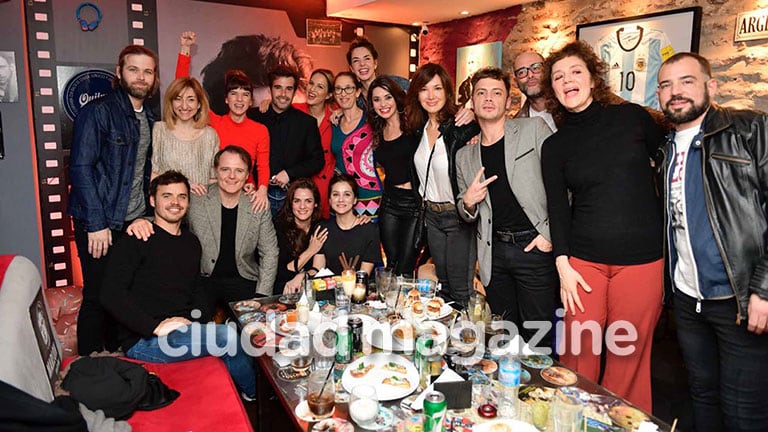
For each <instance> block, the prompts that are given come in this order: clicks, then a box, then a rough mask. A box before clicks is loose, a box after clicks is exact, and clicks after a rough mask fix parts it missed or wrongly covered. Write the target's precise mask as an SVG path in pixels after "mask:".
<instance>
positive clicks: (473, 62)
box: [456, 42, 501, 105]
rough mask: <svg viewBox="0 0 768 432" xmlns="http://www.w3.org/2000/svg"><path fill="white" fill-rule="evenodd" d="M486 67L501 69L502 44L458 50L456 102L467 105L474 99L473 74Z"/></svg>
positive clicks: (478, 45) (469, 46)
mask: <svg viewBox="0 0 768 432" xmlns="http://www.w3.org/2000/svg"><path fill="white" fill-rule="evenodd" d="M484 67H501V42H489V43H484V44H476V45H468V46H464V47H460V48H456V101H457V102H458V103H459V105H464V104H466V103H467V102H468V101H469V100H470V99H471V98H472V94H471V92H472V89H471V87H472V85H471V84H470V78H471V77H472V74H474V73H475V72H477V71H478V70H480V69H482V68H484Z"/></svg>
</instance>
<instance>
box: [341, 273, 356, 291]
mask: <svg viewBox="0 0 768 432" xmlns="http://www.w3.org/2000/svg"><path fill="white" fill-rule="evenodd" d="M341 287H342V288H343V289H344V294H345V295H346V296H347V297H350V298H351V297H352V292H353V291H354V290H355V271H354V270H352V269H347V270H344V271H343V272H341Z"/></svg>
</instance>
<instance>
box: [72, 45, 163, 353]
mask: <svg viewBox="0 0 768 432" xmlns="http://www.w3.org/2000/svg"><path fill="white" fill-rule="evenodd" d="M157 64H158V59H157V54H155V53H154V52H153V51H152V50H149V49H147V48H145V47H143V46H139V45H129V46H127V47H125V48H124V49H123V50H122V51H121V52H120V56H119V59H118V66H117V68H116V75H117V76H116V78H115V81H114V83H113V85H114V87H115V91H114V93H112V94H111V95H108V96H105V97H103V98H101V99H99V100H97V101H94V102H92V103H91V104H89V105H88V106H86V107H85V109H83V111H82V112H81V113H80V115H78V116H77V118H76V119H75V125H74V132H73V139H72V150H71V153H70V166H69V175H70V181H71V184H72V188H71V191H70V196H69V214H70V215H72V218H73V221H74V229H75V243H76V245H77V253H78V256H79V257H80V263H81V266H82V270H83V280H84V287H83V304H82V306H81V307H80V315H79V317H78V331H77V343H78V351H79V353H80V354H81V355H88V354H89V353H91V352H93V351H101V350H102V349H104V348H105V346H106V348H107V349H109V350H112V349H115V348H117V340H116V333H115V326H114V324H112V323H113V321H112V320H111V319H108V318H106V317H105V313H104V311H103V309H102V307H101V304H100V303H99V292H100V290H101V284H102V279H103V274H104V268H105V266H106V261H107V259H108V255H107V253H108V251H109V247H110V246H111V245H112V242H113V241H114V240H117V237H119V236H120V235H122V233H123V232H124V231H125V229H126V227H127V226H128V225H129V223H130V222H131V221H132V220H134V219H136V218H138V217H140V216H143V215H144V214H145V213H146V212H147V208H148V205H147V194H148V192H147V191H148V187H149V175H150V172H151V166H150V157H151V153H152V150H151V149H152V132H151V131H152V123H153V122H154V120H155V116H154V115H153V113H152V112H151V111H150V109H149V107H147V106H146V104H145V101H146V99H147V98H148V97H149V96H151V95H152V94H153V93H154V92H155V91H156V90H157V87H158V84H159V83H158V81H157Z"/></svg>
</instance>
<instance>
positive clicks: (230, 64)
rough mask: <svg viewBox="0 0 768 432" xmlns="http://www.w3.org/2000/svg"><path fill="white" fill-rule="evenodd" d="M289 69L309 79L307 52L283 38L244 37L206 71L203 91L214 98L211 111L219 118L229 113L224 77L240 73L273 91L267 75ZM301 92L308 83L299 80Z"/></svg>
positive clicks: (224, 48) (226, 48) (231, 42)
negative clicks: (284, 66) (218, 115)
mask: <svg viewBox="0 0 768 432" xmlns="http://www.w3.org/2000/svg"><path fill="white" fill-rule="evenodd" d="M279 65H286V66H289V67H292V68H294V69H296V70H298V71H299V75H301V76H306V75H307V74H308V73H309V71H311V70H312V58H311V57H310V56H309V54H307V53H306V52H304V51H302V50H300V49H298V48H296V47H295V46H294V45H293V44H291V43H289V42H286V41H284V40H282V39H281V38H280V37H271V36H265V35H261V34H260V35H242V36H237V37H234V38H232V39H230V40H228V41H226V42H224V43H223V44H221V49H220V50H219V54H218V55H217V56H216V58H215V59H213V60H212V61H211V62H210V63H208V64H207V65H206V66H205V67H204V68H203V72H202V73H203V87H205V90H206V91H208V94H209V95H210V97H211V109H212V110H213V111H214V112H216V113H219V114H225V113H226V112H227V105H226V103H225V101H224V99H225V97H226V91H225V83H224V75H225V73H226V72H227V71H228V70H230V69H240V70H241V71H243V72H244V73H245V75H246V76H248V77H249V78H250V79H251V82H252V83H253V85H254V86H255V87H269V86H270V85H271V81H270V80H269V78H268V76H267V72H268V71H270V70H272V69H274V68H275V67H277V66H279ZM296 86H297V88H299V87H300V88H302V89H304V82H303V81H301V80H299V79H297V80H296Z"/></svg>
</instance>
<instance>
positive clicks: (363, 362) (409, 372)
mask: <svg viewBox="0 0 768 432" xmlns="http://www.w3.org/2000/svg"><path fill="white" fill-rule="evenodd" d="M360 384H368V385H371V386H374V387H375V388H376V394H377V396H378V398H379V400H380V401H389V400H395V399H401V398H404V397H406V396H408V395H409V394H411V393H413V391H414V390H416V387H418V385H419V372H418V371H417V370H416V367H415V366H414V365H413V363H411V362H410V361H408V360H407V359H406V358H404V357H402V356H399V355H397V354H385V353H376V354H371V355H367V356H365V357H361V358H359V359H357V360H355V361H353V362H352V363H350V364H349V365H348V366H347V368H346V369H345V370H344V374H343V375H342V376H341V385H342V386H343V387H344V390H346V391H347V392H350V393H351V392H352V389H353V388H354V387H355V386H357V385H360Z"/></svg>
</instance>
